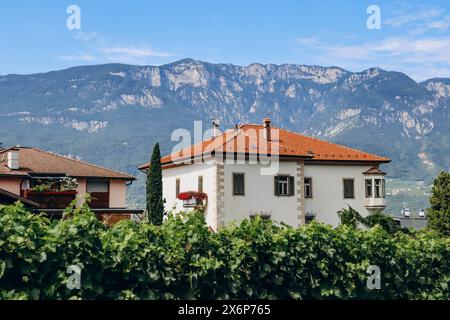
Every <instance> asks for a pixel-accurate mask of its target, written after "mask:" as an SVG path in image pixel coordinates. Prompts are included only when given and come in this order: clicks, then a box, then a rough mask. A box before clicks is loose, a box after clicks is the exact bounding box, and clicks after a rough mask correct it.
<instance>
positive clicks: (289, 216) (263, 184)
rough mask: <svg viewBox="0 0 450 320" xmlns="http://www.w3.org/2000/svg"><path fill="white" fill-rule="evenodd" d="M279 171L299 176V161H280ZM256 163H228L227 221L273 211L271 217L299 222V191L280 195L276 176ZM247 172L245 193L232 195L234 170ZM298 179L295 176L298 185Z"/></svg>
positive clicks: (286, 221) (225, 206)
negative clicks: (261, 169)
mask: <svg viewBox="0 0 450 320" xmlns="http://www.w3.org/2000/svg"><path fill="white" fill-rule="evenodd" d="M279 164H280V167H279V174H286V175H290V176H293V177H295V179H297V163H296V162H280V163H279ZM260 168H261V166H260V165H257V164H225V184H224V185H225V190H224V191H225V192H224V194H225V198H224V212H225V219H224V220H225V223H228V222H231V221H241V220H243V219H247V218H249V217H250V215H251V214H261V213H263V214H270V215H271V219H272V220H274V221H278V222H284V223H287V224H289V225H291V226H294V227H297V226H298V212H297V208H298V203H297V195H294V196H286V197H277V196H275V194H274V176H273V175H262V174H261V171H260ZM234 172H236V173H244V174H245V196H233V173H234ZM296 184H297V180H295V185H296Z"/></svg>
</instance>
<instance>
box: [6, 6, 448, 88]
mask: <svg viewBox="0 0 450 320" xmlns="http://www.w3.org/2000/svg"><path fill="white" fill-rule="evenodd" d="M72 4H74V5H77V6H79V8H80V9H81V29H80V30H69V29H68V28H67V27H66V20H67V18H68V17H69V14H67V12H66V10H67V7H68V6H69V5H72ZM369 5H378V6H379V8H380V9H381V29H376V30H369V29H368V28H367V26H366V21H367V18H368V17H369V14H367V12H366V10H367V8H368V6H369ZM0 38H1V39H2V40H3V41H2V48H1V50H0V61H1V63H0V74H10V73H34V72H46V71H50V70H57V69H63V68H67V67H70V66H76V65H86V64H100V63H111V62H120V63H129V64H143V65H160V64H165V63H170V62H173V61H176V60H179V59H183V58H187V57H189V58H194V59H199V60H203V61H208V62H214V63H218V62H222V63H234V64H239V65H247V64H250V63H253V62H259V63H276V64H281V63H298V64H317V65H324V66H331V65H334V66H340V67H343V68H345V69H348V70H350V71H361V70H364V69H367V68H369V67H374V66H378V67H381V68H384V69H387V70H395V71H402V72H405V73H407V74H408V75H410V76H411V77H413V78H414V79H415V80H418V81H419V80H424V79H427V78H431V77H450V1H448V0H435V1H433V0H428V1H414V3H412V1H403V2H402V1H379V0H372V1H365V0H341V1H331V0H329V1H325V0H314V1H309V0H304V1H301V0H277V1H275V0H247V1H243V0H240V1H234V0H226V1H225V0H223V1H219V0H209V1H206V0H197V1H195V0H191V1H186V0H184V1H182V0H177V1H171V0H165V1H162V0H161V1H159V0H128V1H119V0H115V1H106V0H72V1H65V0H58V1H54V0H40V1H31V0H29V1H25V0H15V1H1V3H0Z"/></svg>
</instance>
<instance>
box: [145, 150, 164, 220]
mask: <svg viewBox="0 0 450 320" xmlns="http://www.w3.org/2000/svg"><path fill="white" fill-rule="evenodd" d="M147 214H148V219H149V221H150V223H152V224H154V225H161V224H162V222H163V216H164V203H163V186H162V169H161V152H160V149H159V143H157V144H156V145H155V147H154V148H153V154H152V158H151V160H150V168H149V169H148V172H147Z"/></svg>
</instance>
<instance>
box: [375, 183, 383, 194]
mask: <svg viewBox="0 0 450 320" xmlns="http://www.w3.org/2000/svg"><path fill="white" fill-rule="evenodd" d="M381 191H382V190H381V179H375V198H381Z"/></svg>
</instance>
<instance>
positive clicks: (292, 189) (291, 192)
mask: <svg viewBox="0 0 450 320" xmlns="http://www.w3.org/2000/svg"><path fill="white" fill-rule="evenodd" d="M288 194H289V195H290V196H293V195H294V194H295V180H294V177H289V190H288Z"/></svg>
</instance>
